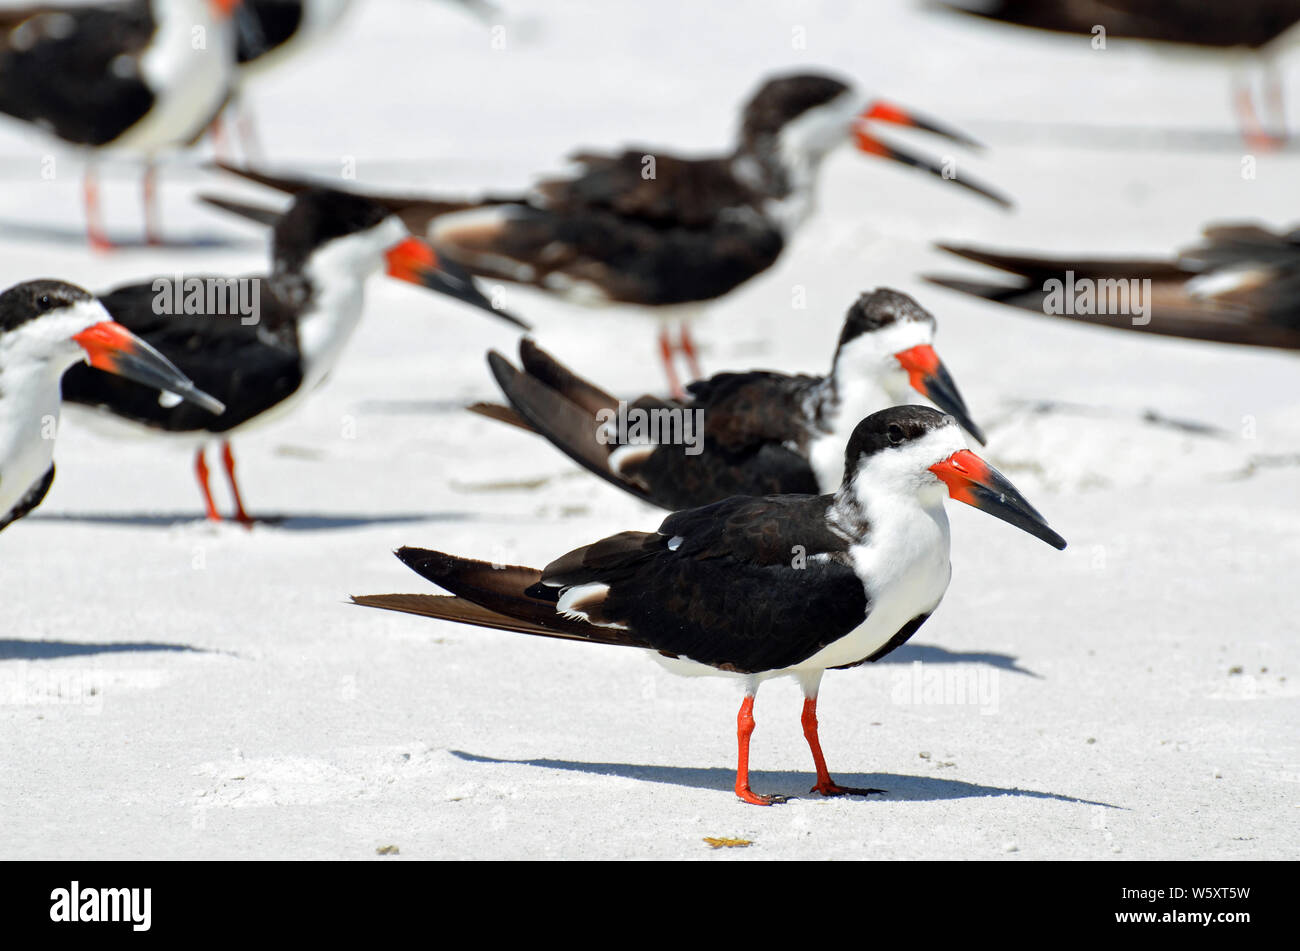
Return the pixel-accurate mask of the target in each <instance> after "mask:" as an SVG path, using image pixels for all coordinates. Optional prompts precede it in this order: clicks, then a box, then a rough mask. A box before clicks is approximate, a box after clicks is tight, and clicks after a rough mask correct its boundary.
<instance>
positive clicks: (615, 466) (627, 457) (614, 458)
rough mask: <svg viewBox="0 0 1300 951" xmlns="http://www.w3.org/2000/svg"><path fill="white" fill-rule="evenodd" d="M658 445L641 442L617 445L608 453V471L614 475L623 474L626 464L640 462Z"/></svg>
mask: <svg viewBox="0 0 1300 951" xmlns="http://www.w3.org/2000/svg"><path fill="white" fill-rule="evenodd" d="M658 448H659V447H658V446H646V445H643V444H633V445H628V446H619V447H618V448H617V449H615V450H614V451H613V452H611V453H610V454H609V471H610V472H612V473H614V475H617V476H622V475H624V473H623V469H624V468H625V467H626V466H628V465H635V464H636V463H638V462H642V461H644V460H645V459H647V458H648V457H649V456H650V453H652V452H654V451H655V450H656V449H658Z"/></svg>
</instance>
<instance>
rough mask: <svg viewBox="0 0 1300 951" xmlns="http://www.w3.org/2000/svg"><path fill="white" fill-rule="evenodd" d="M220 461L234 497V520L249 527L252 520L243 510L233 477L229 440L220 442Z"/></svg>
mask: <svg viewBox="0 0 1300 951" xmlns="http://www.w3.org/2000/svg"><path fill="white" fill-rule="evenodd" d="M221 461H222V462H223V463H224V464H225V467H226V479H227V480H228V481H229V482H230V492H231V494H232V495H233V496H234V497H235V521H237V522H239V524H240V525H243V526H246V527H248V528H251V527H252V526H253V520H252V519H251V518H249V516H248V513H247V512H246V511H244V500H243V497H242V496H241V495H240V494H239V482H238V481H237V480H236V479H235V454H234V452H232V451H231V449H230V442H229V440H226V441H223V442H222V444H221Z"/></svg>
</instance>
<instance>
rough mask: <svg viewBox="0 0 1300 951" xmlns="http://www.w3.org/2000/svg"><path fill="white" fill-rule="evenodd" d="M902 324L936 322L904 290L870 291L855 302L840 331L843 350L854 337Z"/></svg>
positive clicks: (885, 288) (931, 315)
mask: <svg viewBox="0 0 1300 951" xmlns="http://www.w3.org/2000/svg"><path fill="white" fill-rule="evenodd" d="M900 322H917V323H931V324H933V323H934V314H932V313H930V312H929V311H928V310H926V309H925V308H924V307H922V306H921V305H920V304H918V303H917V302H916V301H915V300H913V299H912V298H911V297H908V296H907V295H906V294H904V293H902V292H901V291H895V290H890V289H889V288H887V287H882V288H880V289H878V290H874V291H868V292H867V293H865V294H863V295H862V296H861V297H859V298H858V299H857V300H856V301H854V302H853V306H852V307H850V308H849V312H848V314H847V315H846V316H845V318H844V329H843V330H842V331H841V332H840V343H839V345H840V346H841V347H842V346H844V345H845V344H846V343H848V342H849V341H850V340H852V339H854V338H855V337H858V336H861V335H862V334H864V333H870V332H871V331H873V330H880V329H881V328H882V327H888V326H890V325H891V324H895V323H900Z"/></svg>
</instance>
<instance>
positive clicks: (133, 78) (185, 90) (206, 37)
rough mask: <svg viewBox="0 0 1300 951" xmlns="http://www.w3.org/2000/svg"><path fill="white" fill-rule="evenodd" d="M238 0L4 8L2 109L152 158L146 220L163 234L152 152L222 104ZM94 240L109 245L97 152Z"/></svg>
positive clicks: (76, 139) (90, 186) (0, 26)
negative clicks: (156, 217)
mask: <svg viewBox="0 0 1300 951" xmlns="http://www.w3.org/2000/svg"><path fill="white" fill-rule="evenodd" d="M238 5H239V0H121V2H118V3H104V4H99V5H95V6H80V7H78V6H58V5H49V4H37V5H32V6H28V7H23V8H20V9H16V10H4V11H0V31H3V32H2V33H0V112H3V113H6V114H8V115H10V116H13V117H15V118H17V119H21V120H24V121H26V122H29V123H32V124H34V125H36V126H38V127H40V128H41V129H43V130H44V131H46V132H48V133H51V134H53V135H55V136H57V137H59V138H60V139H63V140H64V141H66V142H69V143H72V144H74V145H78V146H83V147H85V148H87V149H89V150H91V151H92V153H93V152H94V151H98V150H102V149H122V150H127V151H130V152H133V153H136V154H139V155H143V156H145V157H146V158H147V159H148V160H149V166H148V172H147V175H146V179H145V198H146V207H145V213H146V220H147V224H148V226H149V230H150V237H151V239H156V238H157V235H156V233H155V224H156V223H155V220H154V210H153V197H154V194H153V189H154V183H153V177H152V175H153V166H152V159H153V157H154V156H155V155H157V154H158V153H159V152H162V151H164V150H167V149H172V148H178V147H181V146H185V145H188V144H191V143H192V142H194V141H195V140H197V139H198V138H199V137H200V136H201V135H202V134H203V132H204V130H206V129H207V128H208V126H209V125H210V124H211V123H212V120H213V119H214V118H216V116H217V114H218V113H219V112H220V110H221V108H222V106H223V105H224V103H225V101H226V97H227V95H228V94H229V91H230V85H231V81H232V78H233V76H234V69H235V36H234V28H233V25H232V22H231V20H232V16H233V14H234V11H235V9H236V8H237V7H238ZM85 190H86V211H87V229H88V234H89V237H90V240H91V243H92V244H93V245H95V246H97V247H107V246H108V240H107V238H106V237H105V236H104V233H103V228H102V224H101V222H100V221H99V211H98V189H97V186H96V183H95V178H94V172H93V158H92V159H90V160H89V161H88V165H87V169H86V178H85Z"/></svg>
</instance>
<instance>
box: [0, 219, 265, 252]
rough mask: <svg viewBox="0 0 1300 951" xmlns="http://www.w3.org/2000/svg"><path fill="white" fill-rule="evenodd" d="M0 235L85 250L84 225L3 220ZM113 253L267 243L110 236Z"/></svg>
mask: <svg viewBox="0 0 1300 951" xmlns="http://www.w3.org/2000/svg"><path fill="white" fill-rule="evenodd" d="M0 233H3V234H4V236H5V237H6V238H12V239H16V240H19V241H36V242H40V243H41V244H62V245H77V246H79V247H83V248H84V247H86V229H85V226H84V225H76V226H71V225H55V224H44V223H41V222H35V221H14V220H13V219H9V218H0ZM109 241H110V242H111V243H112V245H113V250H114V251H158V250H164V251H209V250H225V251H246V250H254V251H256V250H261V249H263V248H265V247H266V242H265V241H258V240H256V239H255V238H248V237H240V236H238V235H229V234H215V233H214V234H190V235H165V236H164V238H163V243H162V244H159V245H152V244H150V243H149V242H148V241H146V240H145V238H144V236H143V235H142V234H141V235H130V236H127V235H121V234H117V235H110V236H109Z"/></svg>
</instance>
